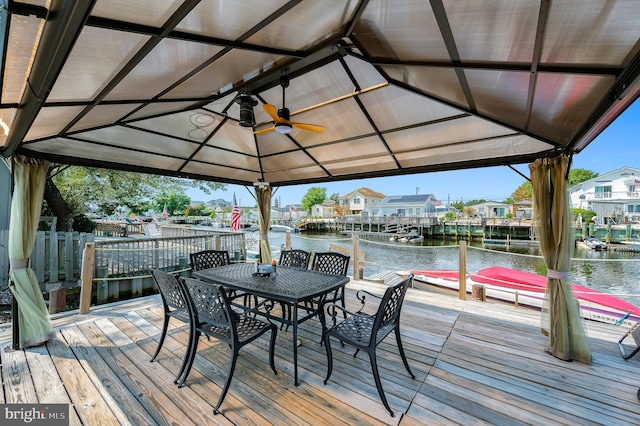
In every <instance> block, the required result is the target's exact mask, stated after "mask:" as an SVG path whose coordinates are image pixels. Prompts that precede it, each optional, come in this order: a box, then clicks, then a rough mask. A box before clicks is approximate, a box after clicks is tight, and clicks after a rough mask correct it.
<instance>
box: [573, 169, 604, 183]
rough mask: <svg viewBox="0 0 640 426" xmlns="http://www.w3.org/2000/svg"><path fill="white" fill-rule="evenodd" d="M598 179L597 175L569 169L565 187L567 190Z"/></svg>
mask: <svg viewBox="0 0 640 426" xmlns="http://www.w3.org/2000/svg"><path fill="white" fill-rule="evenodd" d="M596 177H598V173H596V172H594V171H592V170H587V169H571V170H569V177H568V178H567V185H568V186H569V188H571V187H573V186H576V185H577V184H579V183H582V182H584V181H586V180H589V179H593V178H596Z"/></svg>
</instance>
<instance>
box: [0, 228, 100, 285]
mask: <svg viewBox="0 0 640 426" xmlns="http://www.w3.org/2000/svg"><path fill="white" fill-rule="evenodd" d="M93 240H94V235H93V234H86V233H78V232H51V231H38V232H37V233H36V242H35V246H34V248H33V252H32V253H31V258H30V267H31V269H33V271H34V272H35V274H36V278H37V279H38V282H39V283H40V284H45V285H46V284H56V283H60V282H77V281H78V279H79V278H80V271H81V267H82V263H81V255H82V250H83V248H84V246H85V244H86V243H87V242H91V241H93ZM8 248H9V230H8V229H7V230H0V285H2V287H3V288H4V287H6V286H7V285H9V282H8V277H9V253H8ZM43 290H44V288H43Z"/></svg>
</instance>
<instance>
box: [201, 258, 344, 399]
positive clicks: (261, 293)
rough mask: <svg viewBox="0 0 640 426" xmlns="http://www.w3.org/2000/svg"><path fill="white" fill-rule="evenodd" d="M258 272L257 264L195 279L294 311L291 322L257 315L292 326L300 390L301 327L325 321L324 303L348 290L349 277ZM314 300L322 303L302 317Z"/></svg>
mask: <svg viewBox="0 0 640 426" xmlns="http://www.w3.org/2000/svg"><path fill="white" fill-rule="evenodd" d="M254 271H255V265H254V264H253V263H236V264H231V265H225V266H220V267H217V268H211V269H203V270H200V271H194V272H193V273H192V275H193V276H194V277H196V278H199V279H201V280H202V281H205V282H209V283H213V284H221V285H222V286H224V287H226V288H229V289H236V290H241V291H244V292H247V293H250V294H253V295H256V296H258V297H260V298H263V299H264V300H266V301H267V306H269V304H271V303H281V304H284V305H288V306H290V307H291V319H288V318H286V317H285V316H284V315H282V316H278V315H272V314H271V312H270V309H267V310H265V311H257V313H258V314H259V315H264V316H266V317H267V318H268V319H269V320H276V321H280V322H282V323H284V324H287V325H291V327H292V334H293V336H292V340H293V369H294V383H295V385H296V386H298V344H297V342H298V324H300V323H302V322H304V321H306V320H308V319H310V318H313V317H315V316H318V315H320V318H321V320H322V318H323V317H324V316H323V315H322V309H323V303H322V301H323V300H324V298H325V296H326V295H327V294H329V293H331V292H332V291H335V290H337V289H339V288H341V287H343V286H345V285H346V284H347V283H348V282H349V277H346V276H343V275H333V274H325V273H323V272H318V271H313V270H308V269H301V268H289V267H286V266H278V267H277V272H276V273H275V274H273V275H272V276H265V277H263V276H256V275H254V274H253V273H254ZM311 300H319V301H320V303H318V304H317V305H315V308H313V304H307V305H305V306H306V307H305V308H304V314H303V315H302V316H301V317H299V315H298V307H299V306H301V304H303V303H304V302H307V301H311ZM323 330H324V326H323Z"/></svg>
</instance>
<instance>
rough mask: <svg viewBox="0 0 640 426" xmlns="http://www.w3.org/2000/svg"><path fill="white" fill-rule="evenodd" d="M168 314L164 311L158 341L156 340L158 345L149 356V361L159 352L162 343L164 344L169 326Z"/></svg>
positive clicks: (153, 359)
mask: <svg viewBox="0 0 640 426" xmlns="http://www.w3.org/2000/svg"><path fill="white" fill-rule="evenodd" d="M169 318H170V317H169V315H167V313H166V312H165V314H164V324H162V334H161V335H160V341H158V347H157V348H156V352H155V353H154V354H153V356H152V357H151V360H150V362H153V361H155V359H156V357H157V356H158V354H159V353H160V349H162V345H163V344H164V338H165V337H166V336H167V328H168V327H169Z"/></svg>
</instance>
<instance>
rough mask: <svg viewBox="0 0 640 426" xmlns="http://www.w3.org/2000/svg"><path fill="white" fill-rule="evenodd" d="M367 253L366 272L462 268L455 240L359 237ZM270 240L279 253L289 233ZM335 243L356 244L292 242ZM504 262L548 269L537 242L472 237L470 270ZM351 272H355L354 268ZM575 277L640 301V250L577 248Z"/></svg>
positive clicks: (326, 240)
mask: <svg viewBox="0 0 640 426" xmlns="http://www.w3.org/2000/svg"><path fill="white" fill-rule="evenodd" d="M359 241H360V244H359V249H360V251H361V252H364V253H365V266H364V276H365V277H367V276H370V275H372V274H374V273H376V272H379V271H381V270H392V271H399V270H411V269H453V270H457V269H458V255H459V252H458V245H457V242H456V241H453V240H446V241H443V240H425V241H424V243H423V245H413V244H407V243H398V242H390V241H385V240H381V239H364V238H360V239H359ZM269 243H270V245H271V247H272V251H273V253H274V257H275V256H277V255H278V252H279V250H280V249H281V247H282V246H283V245H284V243H285V234H284V233H276V232H272V233H270V234H269ZM329 244H335V245H339V246H342V247H345V248H348V249H352V248H353V244H352V240H351V238H350V237H346V236H344V235H341V234H334V233H318V234H313V233H308V232H304V233H298V234H291V246H292V248H298V249H303V250H307V251H311V252H317V251H326V250H328V248H329ZM493 265H498V266H505V267H508V268H513V269H518V270H521V271H526V272H533V273H537V274H541V275H546V268H545V265H544V261H543V260H542V257H541V256H540V253H539V251H538V249H537V248H534V247H531V248H510V249H508V250H507V249H501V248H500V249H491V250H490V249H486V248H483V247H482V242H481V241H472V242H470V243H467V271H469V272H474V271H477V270H479V269H482V268H487V267H489V266H493ZM350 273H351V272H350ZM569 277H570V280H571V282H573V283H577V284H581V285H584V286H586V287H591V288H594V289H597V290H600V291H602V292H604V293H609V294H614V295H616V296H618V297H620V298H621V299H624V300H627V301H629V302H631V303H633V304H635V305H636V306H640V254H639V253H630V252H617V251H595V250H586V249H580V248H576V249H575V250H574V254H573V257H572V261H571V270H570V272H569Z"/></svg>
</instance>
